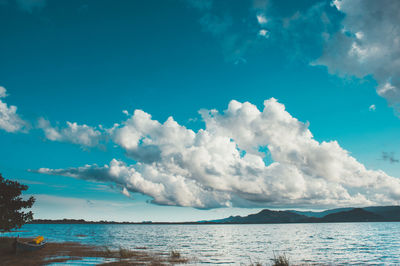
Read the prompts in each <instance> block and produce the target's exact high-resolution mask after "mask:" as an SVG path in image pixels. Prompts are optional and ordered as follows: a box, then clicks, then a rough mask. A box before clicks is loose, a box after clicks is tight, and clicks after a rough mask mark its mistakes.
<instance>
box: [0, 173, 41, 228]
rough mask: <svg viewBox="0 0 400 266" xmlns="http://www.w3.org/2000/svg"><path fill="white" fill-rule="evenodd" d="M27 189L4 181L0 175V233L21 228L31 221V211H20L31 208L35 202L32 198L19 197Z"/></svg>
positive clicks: (9, 181) (24, 186) (12, 182)
mask: <svg viewBox="0 0 400 266" xmlns="http://www.w3.org/2000/svg"><path fill="white" fill-rule="evenodd" d="M27 189H28V186H26V185H22V184H20V183H18V182H17V181H11V180H7V179H4V178H3V176H2V175H1V174H0V232H9V231H11V230H12V229H14V228H21V226H22V225H23V224H25V223H26V222H29V221H31V220H32V219H33V213H32V211H28V212H24V211H23V210H22V209H27V208H30V207H32V205H33V203H34V202H35V198H34V197H32V196H31V197H30V198H29V199H28V200H24V199H23V198H22V197H21V193H22V191H25V190H27Z"/></svg>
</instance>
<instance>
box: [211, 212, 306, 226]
mask: <svg viewBox="0 0 400 266" xmlns="http://www.w3.org/2000/svg"><path fill="white" fill-rule="evenodd" d="M306 219H308V217H307V216H305V215H301V214H297V213H294V212H292V211H271V210H262V211H261V212H259V213H256V214H250V215H248V216H245V217H241V216H231V217H228V218H225V219H221V220H214V221H210V222H214V223H236V224H263V223H297V222H301V221H304V220H306Z"/></svg>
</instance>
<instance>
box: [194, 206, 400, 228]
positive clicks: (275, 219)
mask: <svg viewBox="0 0 400 266" xmlns="http://www.w3.org/2000/svg"><path fill="white" fill-rule="evenodd" d="M391 221H398V222H400V206H383V207H366V208H341V209H332V210H326V211H322V212H311V211H310V212H302V211H292V210H287V211H272V210H268V209H266V210H262V211H260V212H259V213H256V214H250V215H248V216H244V217H242V216H230V217H228V218H225V219H219V220H212V221H202V222H201V223H222V224H264V223H330V222H391Z"/></svg>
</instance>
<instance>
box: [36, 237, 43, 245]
mask: <svg viewBox="0 0 400 266" xmlns="http://www.w3.org/2000/svg"><path fill="white" fill-rule="evenodd" d="M43 240H44V238H43V236H37V237H36V238H35V239H33V242H35V243H36V244H40V243H41V242H42V241H43Z"/></svg>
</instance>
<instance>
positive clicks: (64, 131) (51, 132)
mask: <svg viewBox="0 0 400 266" xmlns="http://www.w3.org/2000/svg"><path fill="white" fill-rule="evenodd" d="M66 124H67V126H66V127H64V128H58V127H53V126H51V124H50V122H49V121H48V120H46V119H44V118H40V119H39V121H38V127H39V128H40V129H42V130H43V132H44V134H45V136H46V138H47V139H49V140H52V141H61V142H71V143H74V144H79V145H81V146H88V147H93V146H96V145H98V144H99V142H100V139H101V137H102V134H101V132H100V131H99V130H97V129H96V128H93V127H90V126H88V125H85V124H83V125H78V124H77V123H76V122H74V123H71V122H67V123H66Z"/></svg>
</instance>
